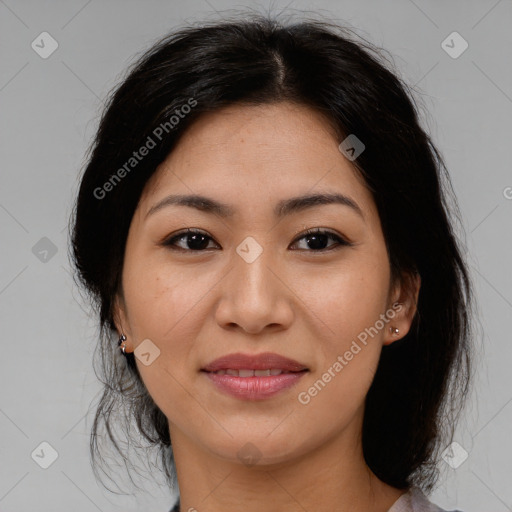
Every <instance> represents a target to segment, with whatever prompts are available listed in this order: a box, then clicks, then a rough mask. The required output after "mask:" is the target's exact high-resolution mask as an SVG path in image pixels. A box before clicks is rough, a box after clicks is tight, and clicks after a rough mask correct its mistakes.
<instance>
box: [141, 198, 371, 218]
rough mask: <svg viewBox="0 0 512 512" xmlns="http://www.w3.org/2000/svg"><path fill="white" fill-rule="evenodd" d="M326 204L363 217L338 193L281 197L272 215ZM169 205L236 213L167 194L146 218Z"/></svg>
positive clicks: (209, 202)
mask: <svg viewBox="0 0 512 512" xmlns="http://www.w3.org/2000/svg"><path fill="white" fill-rule="evenodd" d="M328 204H341V205H344V206H348V207H349V208H351V209H352V210H353V211H354V212H356V213H357V214H358V215H359V216H360V217H362V218H363V219H364V214H363V212H362V210H361V208H360V207H359V205H358V204H357V203H356V202H355V201H354V200H353V199H351V198H350V197H348V196H346V195H344V194H339V193H333V194H329V193H322V194H312V195H302V196H298V197H291V198H289V199H283V200H282V201H279V202H278V203H277V204H276V206H275V207H274V215H275V216H276V217H277V218H279V219H281V218H283V217H285V216H287V215H292V214H294V213H298V212H302V211H304V210H306V209H309V208H313V207H315V206H320V205H328ZM171 205H178V206H188V207H190V208H196V209H197V210H200V211H202V212H205V213H210V214H215V215H218V216H220V217H222V218H227V217H232V216H233V215H234V214H235V213H236V210H235V209H233V208H232V207H231V206H229V205H227V204H225V203H221V202H220V201H217V200H215V199H211V198H209V197H205V196H201V195H195V194H189V195H169V196H167V197H165V198H164V199H162V200H161V201H159V202H158V203H156V204H155V205H153V206H152V207H151V208H150V209H149V211H148V212H147V214H146V219H147V218H148V217H149V216H150V215H153V214H154V213H156V212H157V211H159V210H162V209H163V208H165V207H167V206H171Z"/></svg>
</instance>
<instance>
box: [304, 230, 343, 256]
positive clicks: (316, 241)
mask: <svg viewBox="0 0 512 512" xmlns="http://www.w3.org/2000/svg"><path fill="white" fill-rule="evenodd" d="M329 238H330V239H331V240H335V241H336V242H337V243H336V244H335V245H334V247H333V246H332V245H331V247H330V248H325V245H326V242H327V240H328V239H329ZM303 239H305V240H306V244H308V245H309V247H310V248H311V249H314V251H308V252H325V251H332V250H334V249H336V248H339V246H352V245H353V244H352V243H350V242H349V241H347V240H345V239H344V238H342V237H341V236H339V235H337V234H335V233H332V232H331V231H326V230H324V229H321V228H314V229H308V230H307V231H306V232H305V233H303V234H302V236H301V237H299V238H297V239H296V240H295V242H294V243H297V242H298V241H300V240H303ZM303 249H304V248H301V249H300V250H303Z"/></svg>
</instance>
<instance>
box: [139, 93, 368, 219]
mask: <svg viewBox="0 0 512 512" xmlns="http://www.w3.org/2000/svg"><path fill="white" fill-rule="evenodd" d="M340 142H341V140H340V137H339V136H338V135H337V133H336V132H335V130H334V128H333V126H332V124H331V123H330V122H329V120H328V119H327V118H326V117H324V116H323V115H322V114H321V113H319V112H317V111H316V110H313V109H312V108H310V107H306V106H302V105H296V104H291V103H284V102H283V103H274V104H265V105H257V106H253V105H245V104H236V105H230V106H228V107H225V108H222V109H220V110H217V111H214V112H210V113H206V114H203V115H201V117H199V118H198V120H196V121H195V122H194V124H192V126H190V127H189V128H188V129H187V131H186V132H185V133H184V134H183V136H182V137H181V139H180V141H179V143H178V144H177V145H176V147H175V148H174V149H173V151H172V152H171V153H170V154H169V155H168V157H167V158H166V159H165V160H164V161H163V162H162V164H160V166H159V167H158V169H157V170H156V172H155V174H154V175H153V176H152V178H151V179H150V181H149V182H148V184H147V186H146V188H145V193H144V195H143V201H141V202H144V204H145V205H146V208H145V210H146V211H147V210H148V209H149V208H150V207H151V204H150V203H154V201H156V200H159V199H161V198H163V197H164V196H165V195H166V194H168V193H171V192H179V193H183V194H191V193H195V194H201V195H207V196H210V197H212V196H214V197H217V198H219V199H220V198H222V199H223V200H224V201H225V202H229V203H232V204H240V206H241V207H242V206H243V205H244V204H245V205H251V206H253V207H254V206H257V205H258V204H260V203H268V202H269V201H270V202H271V203H273V204H275V203H277V202H278V201H279V200H280V199H284V198H286V197H290V196H296V195H303V194H306V193H313V192H316V191H320V190H321V191H322V192H333V193H336V192H338V193H343V194H346V195H351V196H352V197H354V199H355V200H356V201H357V202H358V203H359V204H360V206H361V208H362V209H365V210H368V211H369V214H372V213H376V212H375V209H374V205H373V199H372V196H371V193H370V192H369V190H368V189H367V187H366V185H365V182H364V180H363V178H362V177H361V176H360V174H359V172H358V171H357V170H356V169H355V167H354V166H353V165H352V163H351V162H349V161H348V160H347V159H346V158H345V157H344V156H343V154H342V153H341V152H340V150H339V148H338V146H339V144H340Z"/></svg>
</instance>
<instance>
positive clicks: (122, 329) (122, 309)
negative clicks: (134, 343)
mask: <svg viewBox="0 0 512 512" xmlns="http://www.w3.org/2000/svg"><path fill="white" fill-rule="evenodd" d="M113 317H114V324H115V326H116V329H117V333H118V335H119V336H121V334H124V335H125V336H126V338H127V340H126V352H130V350H128V348H129V346H130V344H131V338H132V337H131V331H130V326H129V323H128V315H127V313H126V304H125V301H124V298H123V296H122V293H118V294H116V297H115V299H114V308H113Z"/></svg>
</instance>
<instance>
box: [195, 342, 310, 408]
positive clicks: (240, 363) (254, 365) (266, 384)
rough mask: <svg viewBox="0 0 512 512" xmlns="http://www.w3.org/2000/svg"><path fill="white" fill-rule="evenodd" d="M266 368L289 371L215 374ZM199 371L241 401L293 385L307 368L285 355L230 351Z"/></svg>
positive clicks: (259, 398)
mask: <svg viewBox="0 0 512 512" xmlns="http://www.w3.org/2000/svg"><path fill="white" fill-rule="evenodd" d="M243 369H249V370H268V369H277V370H283V371H288V372H290V373H282V374H280V375H266V376H253V377H238V376H235V375H228V374H223V375H220V374H216V373H213V372H216V371H218V370H243ZM201 371H202V372H203V373H204V374H205V375H206V377H208V379H209V380H210V381H211V382H212V383H213V384H214V385H215V386H216V387H217V389H219V390H220V391H222V392H224V393H226V394H228V395H230V396H232V397H235V398H238V399H241V400H265V399H267V398H270V397H272V396H274V395H276V394H278V393H280V392H282V391H284V390H285V389H288V388H290V387H292V386H294V385H295V384H296V383H297V382H298V381H299V380H300V379H301V378H302V376H303V375H305V374H306V373H307V372H308V371H309V369H308V368H307V367H306V366H305V365H303V364H302V363H299V362H298V361H295V360H293V359H290V358H288V357H283V356H280V355H279V354H273V353H271V352H265V353H262V354H256V355H248V354H241V353H237V354H229V355H227V356H223V357H220V358H218V359H215V360H214V361H212V362H211V363H209V364H208V365H206V366H205V367H204V368H202V369H201Z"/></svg>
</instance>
